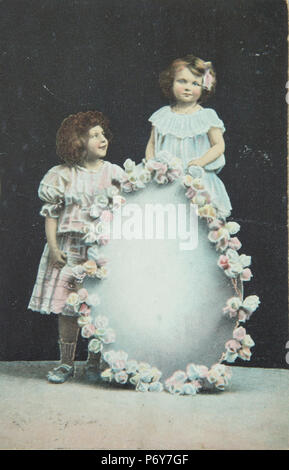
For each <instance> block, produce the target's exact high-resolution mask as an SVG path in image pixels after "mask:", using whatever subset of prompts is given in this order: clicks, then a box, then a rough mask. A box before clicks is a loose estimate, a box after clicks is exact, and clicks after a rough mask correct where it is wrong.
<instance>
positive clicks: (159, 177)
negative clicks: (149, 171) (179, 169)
mask: <svg viewBox="0 0 289 470" xmlns="http://www.w3.org/2000/svg"><path fill="white" fill-rule="evenodd" d="M154 179H155V181H156V182H157V183H159V184H167V183H168V178H167V177H166V176H165V175H164V174H163V173H157V174H156V176H155V178H154Z"/></svg>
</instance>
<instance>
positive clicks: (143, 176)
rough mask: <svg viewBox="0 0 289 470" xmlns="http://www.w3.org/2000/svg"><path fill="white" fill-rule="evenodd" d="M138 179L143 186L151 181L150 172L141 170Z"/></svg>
mask: <svg viewBox="0 0 289 470" xmlns="http://www.w3.org/2000/svg"><path fill="white" fill-rule="evenodd" d="M139 179H140V181H141V182H142V183H144V184H147V183H149V182H150V181H151V179H152V177H151V172H150V171H148V170H146V169H144V170H142V171H141V173H140V174H139Z"/></svg>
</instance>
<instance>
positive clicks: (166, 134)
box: [149, 106, 232, 217]
mask: <svg viewBox="0 0 289 470" xmlns="http://www.w3.org/2000/svg"><path fill="white" fill-rule="evenodd" d="M149 121H150V122H151V123H152V125H153V126H154V129H155V156H157V155H158V153H159V152H160V151H166V152H168V153H170V154H172V156H175V157H178V158H180V159H181V160H182V161H183V164H184V167H186V166H187V165H188V163H189V161H191V160H194V159H196V158H200V157H202V156H203V155H204V154H205V153H206V152H207V151H208V150H209V149H210V147H211V145H210V141H209V138H208V131H209V129H211V128H213V127H217V128H219V129H221V130H222V132H225V126H224V123H223V121H222V120H221V119H219V117H218V115H217V113H216V111H214V110H213V109H211V108H201V109H200V110H199V111H196V112H195V113H192V114H177V113H175V112H174V111H172V109H171V107H170V106H163V107H162V108H160V109H159V110H158V111H156V112H155V113H154V114H153V115H152V116H151V117H150V118H149ZM224 165H225V156H224V155H221V156H220V157H218V158H217V159H216V160H215V161H214V162H211V163H209V164H208V165H206V167H205V168H204V170H205V174H204V176H203V180H204V183H205V185H206V188H207V189H208V191H209V192H210V194H211V196H212V201H213V203H214V204H215V205H216V206H217V207H218V209H219V211H220V212H221V213H222V214H223V215H224V217H227V216H228V215H230V213H231V210H232V206H231V203H230V199H229V196H228V194H227V191H226V189H225V186H224V184H223V182H222V181H221V180H220V178H219V177H218V176H217V173H219V172H220V171H221V169H222V168H223V167H224Z"/></svg>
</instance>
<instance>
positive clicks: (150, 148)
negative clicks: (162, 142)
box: [145, 127, 155, 160]
mask: <svg viewBox="0 0 289 470" xmlns="http://www.w3.org/2000/svg"><path fill="white" fill-rule="evenodd" d="M145 155H146V160H150V159H151V158H154V156H155V130H154V127H152V131H151V135H150V138H149V140H148V143H147V146H146V152H145Z"/></svg>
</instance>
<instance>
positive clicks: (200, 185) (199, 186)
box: [192, 178, 205, 190]
mask: <svg viewBox="0 0 289 470" xmlns="http://www.w3.org/2000/svg"><path fill="white" fill-rule="evenodd" d="M192 187H193V188H194V189H198V190H199V189H204V188H205V186H204V184H203V182H202V180H201V178H194V179H193V181H192Z"/></svg>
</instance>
